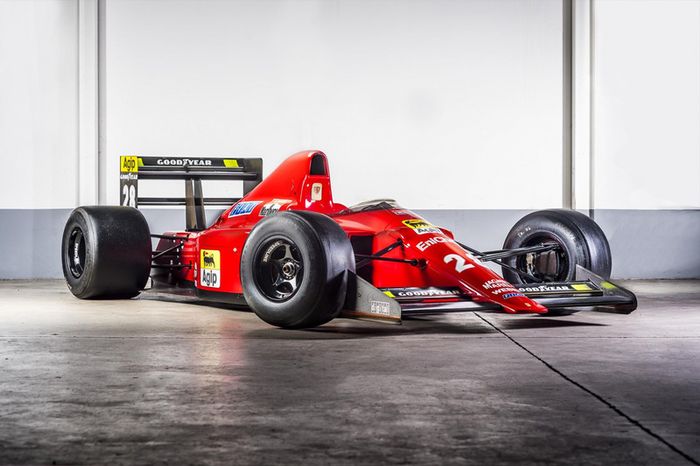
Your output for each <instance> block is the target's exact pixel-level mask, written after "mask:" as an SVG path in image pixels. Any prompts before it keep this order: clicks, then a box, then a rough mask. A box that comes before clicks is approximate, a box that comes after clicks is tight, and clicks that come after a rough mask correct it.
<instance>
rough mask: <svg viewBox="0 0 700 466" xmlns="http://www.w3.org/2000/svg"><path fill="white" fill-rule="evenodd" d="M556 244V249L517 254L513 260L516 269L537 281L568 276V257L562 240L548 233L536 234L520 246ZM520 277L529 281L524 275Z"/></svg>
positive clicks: (559, 279) (565, 278) (554, 279)
mask: <svg viewBox="0 0 700 466" xmlns="http://www.w3.org/2000/svg"><path fill="white" fill-rule="evenodd" d="M551 244H553V245H556V246H558V247H557V248H556V249H553V250H550V251H544V252H534V253H530V254H525V255H523V256H519V257H518V258H517V259H516V261H515V266H516V267H517V268H518V270H521V271H523V272H527V273H529V274H530V275H532V276H533V277H535V278H537V279H538V280H539V281H544V282H561V281H566V280H567V279H568V278H569V257H568V255H567V253H566V249H565V248H564V245H563V244H562V242H561V241H560V240H559V239H558V238H557V237H555V236H553V235H549V234H538V235H534V236H532V237H530V238H528V239H527V240H526V241H525V242H524V243H523V244H522V246H521V247H530V246H538V245H551ZM522 279H523V280H524V281H526V282H531V281H532V280H529V279H527V278H525V277H522Z"/></svg>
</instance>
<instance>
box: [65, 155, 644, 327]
mask: <svg viewBox="0 0 700 466" xmlns="http://www.w3.org/2000/svg"><path fill="white" fill-rule="evenodd" d="M120 164H121V165H120V171H121V173H120V177H121V186H120V188H121V196H122V204H123V206H120V207H104V206H99V207H79V208H77V209H75V210H74V211H73V213H72V214H71V216H70V218H69V219H68V223H67V224H66V227H65V230H64V233H63V247H62V260H63V271H64V275H65V278H66V281H67V283H68V286H69V288H70V289H71V291H72V292H73V294H74V295H75V296H77V297H79V298H97V297H101V298H128V297H133V296H136V295H138V294H139V293H140V292H141V291H143V290H145V289H146V287H147V285H149V284H150V286H149V288H148V289H149V290H152V291H154V292H161V293H162V292H166V293H172V294H177V295H183V294H184V295H189V296H193V297H196V298H199V299H204V300H211V301H216V302H223V303H232V304H236V305H247V306H249V307H250V308H252V310H253V311H255V313H256V314H257V315H258V316H259V317H260V318H261V319H263V320H264V321H265V322H268V323H270V324H272V325H277V326H280V327H285V328H303V327H313V326H317V325H321V324H324V323H326V322H328V321H330V320H331V319H334V318H336V317H355V318H371V319H377V320H385V321H397V322H398V321H400V320H401V318H402V316H407V315H416V314H434V313H443V312H457V311H473V310H497V311H505V312H507V313H537V314H545V313H548V312H551V310H556V309H560V308H571V307H574V308H578V307H600V306H602V307H605V308H606V309H609V310H616V311H618V312H624V313H628V312H631V311H632V310H634V309H635V308H636V298H635V296H634V295H633V294H632V293H631V292H629V291H627V290H625V289H623V288H622V287H620V286H618V285H615V284H613V283H611V282H610V281H609V280H608V279H607V278H608V276H609V274H610V269H611V257H610V248H609V246H608V242H607V240H606V238H605V235H604V234H603V232H602V230H601V229H600V228H599V227H598V225H596V224H595V223H594V222H593V220H591V219H590V218H588V217H587V216H585V215H583V214H581V213H578V212H575V211H569V210H560V209H557V210H544V211H539V212H534V213H532V214H529V215H527V216H525V217H524V218H522V219H521V220H520V221H519V222H518V223H517V224H516V225H515V226H514V227H513V229H512V230H511V231H510V233H509V234H508V236H507V238H506V241H505V245H504V249H502V250H498V251H485V252H481V251H477V250H475V249H472V248H470V247H468V246H466V245H464V244H461V243H459V242H458V241H457V240H456V239H455V238H454V236H453V235H452V233H451V232H450V231H448V230H446V229H444V228H440V227H437V226H434V225H432V224H431V223H429V222H428V221H426V220H424V219H423V218H421V217H420V216H418V215H416V214H415V213H413V212H411V211H410V210H406V209H404V208H401V207H399V206H398V205H397V204H396V203H395V202H394V201H392V200H376V201H370V202H364V203H361V204H358V205H355V206H352V207H346V206H344V205H342V204H339V203H336V202H335V201H334V200H333V195H332V191H331V180H330V176H329V170H328V162H327V159H326V156H325V155H324V154H323V153H322V152H319V151H305V152H299V153H297V154H294V155H293V156H291V157H289V158H288V159H287V160H286V161H284V162H283V163H282V164H281V165H280V166H279V167H278V168H277V169H276V170H275V171H274V172H272V173H271V174H270V175H269V176H268V177H267V178H266V179H265V180H264V181H263V180H262V160H261V159H240V158H239V159H221V158H216V159H205V158H191V159H188V158H180V157H155V156H151V157H147V156H124V157H122V158H121V160H120ZM147 179H183V180H185V185H186V190H185V194H186V195H185V197H184V198H149V197H139V196H138V182H139V180H147ZM207 179H234V180H242V181H243V184H244V193H245V194H244V196H243V198H241V199H223V198H204V197H203V196H202V184H201V183H202V180H207ZM205 204H220V205H221V204H224V205H231V204H233V205H232V206H231V207H229V208H228V209H226V210H225V211H224V212H223V213H222V214H221V215H220V216H219V217H218V219H216V220H215V221H214V223H213V224H212V225H210V226H208V227H207V226H206V225H205V211H204V205H205ZM138 205H185V206H186V225H187V227H186V229H185V230H184V231H171V232H165V233H163V234H151V233H150V231H149V227H148V224H147V223H146V220H145V218H144V217H143V215H142V214H141V212H140V211H139V210H137V209H136V208H134V207H137V206H138ZM152 238H155V239H157V240H158V243H157V246H156V247H155V249H153V248H152ZM488 262H490V263H494V264H497V265H498V266H500V267H501V268H502V270H503V274H504V276H503V277H501V276H500V275H498V274H497V273H495V272H494V271H493V270H492V269H491V268H489V267H487V266H486V265H485V263H488Z"/></svg>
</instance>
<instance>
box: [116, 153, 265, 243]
mask: <svg viewBox="0 0 700 466" xmlns="http://www.w3.org/2000/svg"><path fill="white" fill-rule="evenodd" d="M139 180H184V181H185V197H139V195H138V193H139V190H138V183H139ZM202 180H240V181H243V195H246V194H248V193H249V192H250V191H251V190H252V189H253V188H255V187H256V186H257V185H258V184H259V183H260V182H261V181H262V159H261V158H233V157H230V158H224V157H217V158H214V157H205V158H195V157H173V156H158V155H148V156H146V155H122V156H121V157H120V159H119V198H120V204H121V205H124V206H130V207H136V208H138V207H139V206H180V205H184V206H185V223H186V228H187V230H188V231H199V230H203V229H204V228H206V216H205V214H204V206H205V205H226V206H229V205H231V204H234V203H236V202H238V201H239V200H240V198H223V197H209V198H205V197H204V196H203V195H202Z"/></svg>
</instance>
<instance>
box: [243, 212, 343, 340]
mask: <svg viewBox="0 0 700 466" xmlns="http://www.w3.org/2000/svg"><path fill="white" fill-rule="evenodd" d="M348 270H350V271H353V272H354V271H355V257H354V255H353V250H352V246H351V245H350V240H349V239H348V237H347V235H346V234H345V232H344V231H343V229H342V228H340V226H339V225H338V224H337V223H336V222H335V221H333V220H332V219H331V218H330V217H327V216H326V215H322V214H319V213H315V212H305V211H304V212H301V211H299V212H283V213H280V214H277V215H274V216H272V217H268V218H266V219H264V220H262V221H260V222H259V223H258V224H257V225H256V226H255V228H253V230H252V231H251V233H250V236H249V237H248V240H247V241H246V243H245V246H244V247H243V254H242V256H241V283H242V284H243V294H244V296H245V299H246V301H247V303H248V305H249V306H250V307H251V308H252V309H253V311H255V313H256V314H257V315H258V317H260V318H261V319H262V320H264V321H265V322H267V323H269V324H272V325H276V326H278V327H284V328H305V327H315V326H317V325H322V324H324V323H326V322H328V321H329V320H331V319H333V318H334V317H336V316H337V315H338V313H339V312H340V310H341V309H342V306H343V304H344V302H345V295H346V292H347V280H348V274H347V271H348Z"/></svg>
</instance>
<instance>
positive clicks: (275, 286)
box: [253, 237, 304, 302]
mask: <svg viewBox="0 0 700 466" xmlns="http://www.w3.org/2000/svg"><path fill="white" fill-rule="evenodd" d="M254 264H255V266H254V270H253V278H254V280H255V284H256V285H257V287H258V289H259V290H260V291H261V292H262V294H263V295H265V297H267V298H268V299H270V300H272V301H278V302H281V301H287V300H288V299H290V298H292V297H293V296H294V295H295V294H296V293H297V291H298V290H299V287H300V286H301V282H302V280H303V278H304V264H303V260H302V257H301V252H300V251H299V248H298V247H297V245H296V244H294V242H293V241H291V240H290V239H288V238H284V237H275V238H270V239H268V240H267V241H265V242H264V243H263V244H262V246H261V247H260V248H258V252H257V254H256V257H255V261H254Z"/></svg>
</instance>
